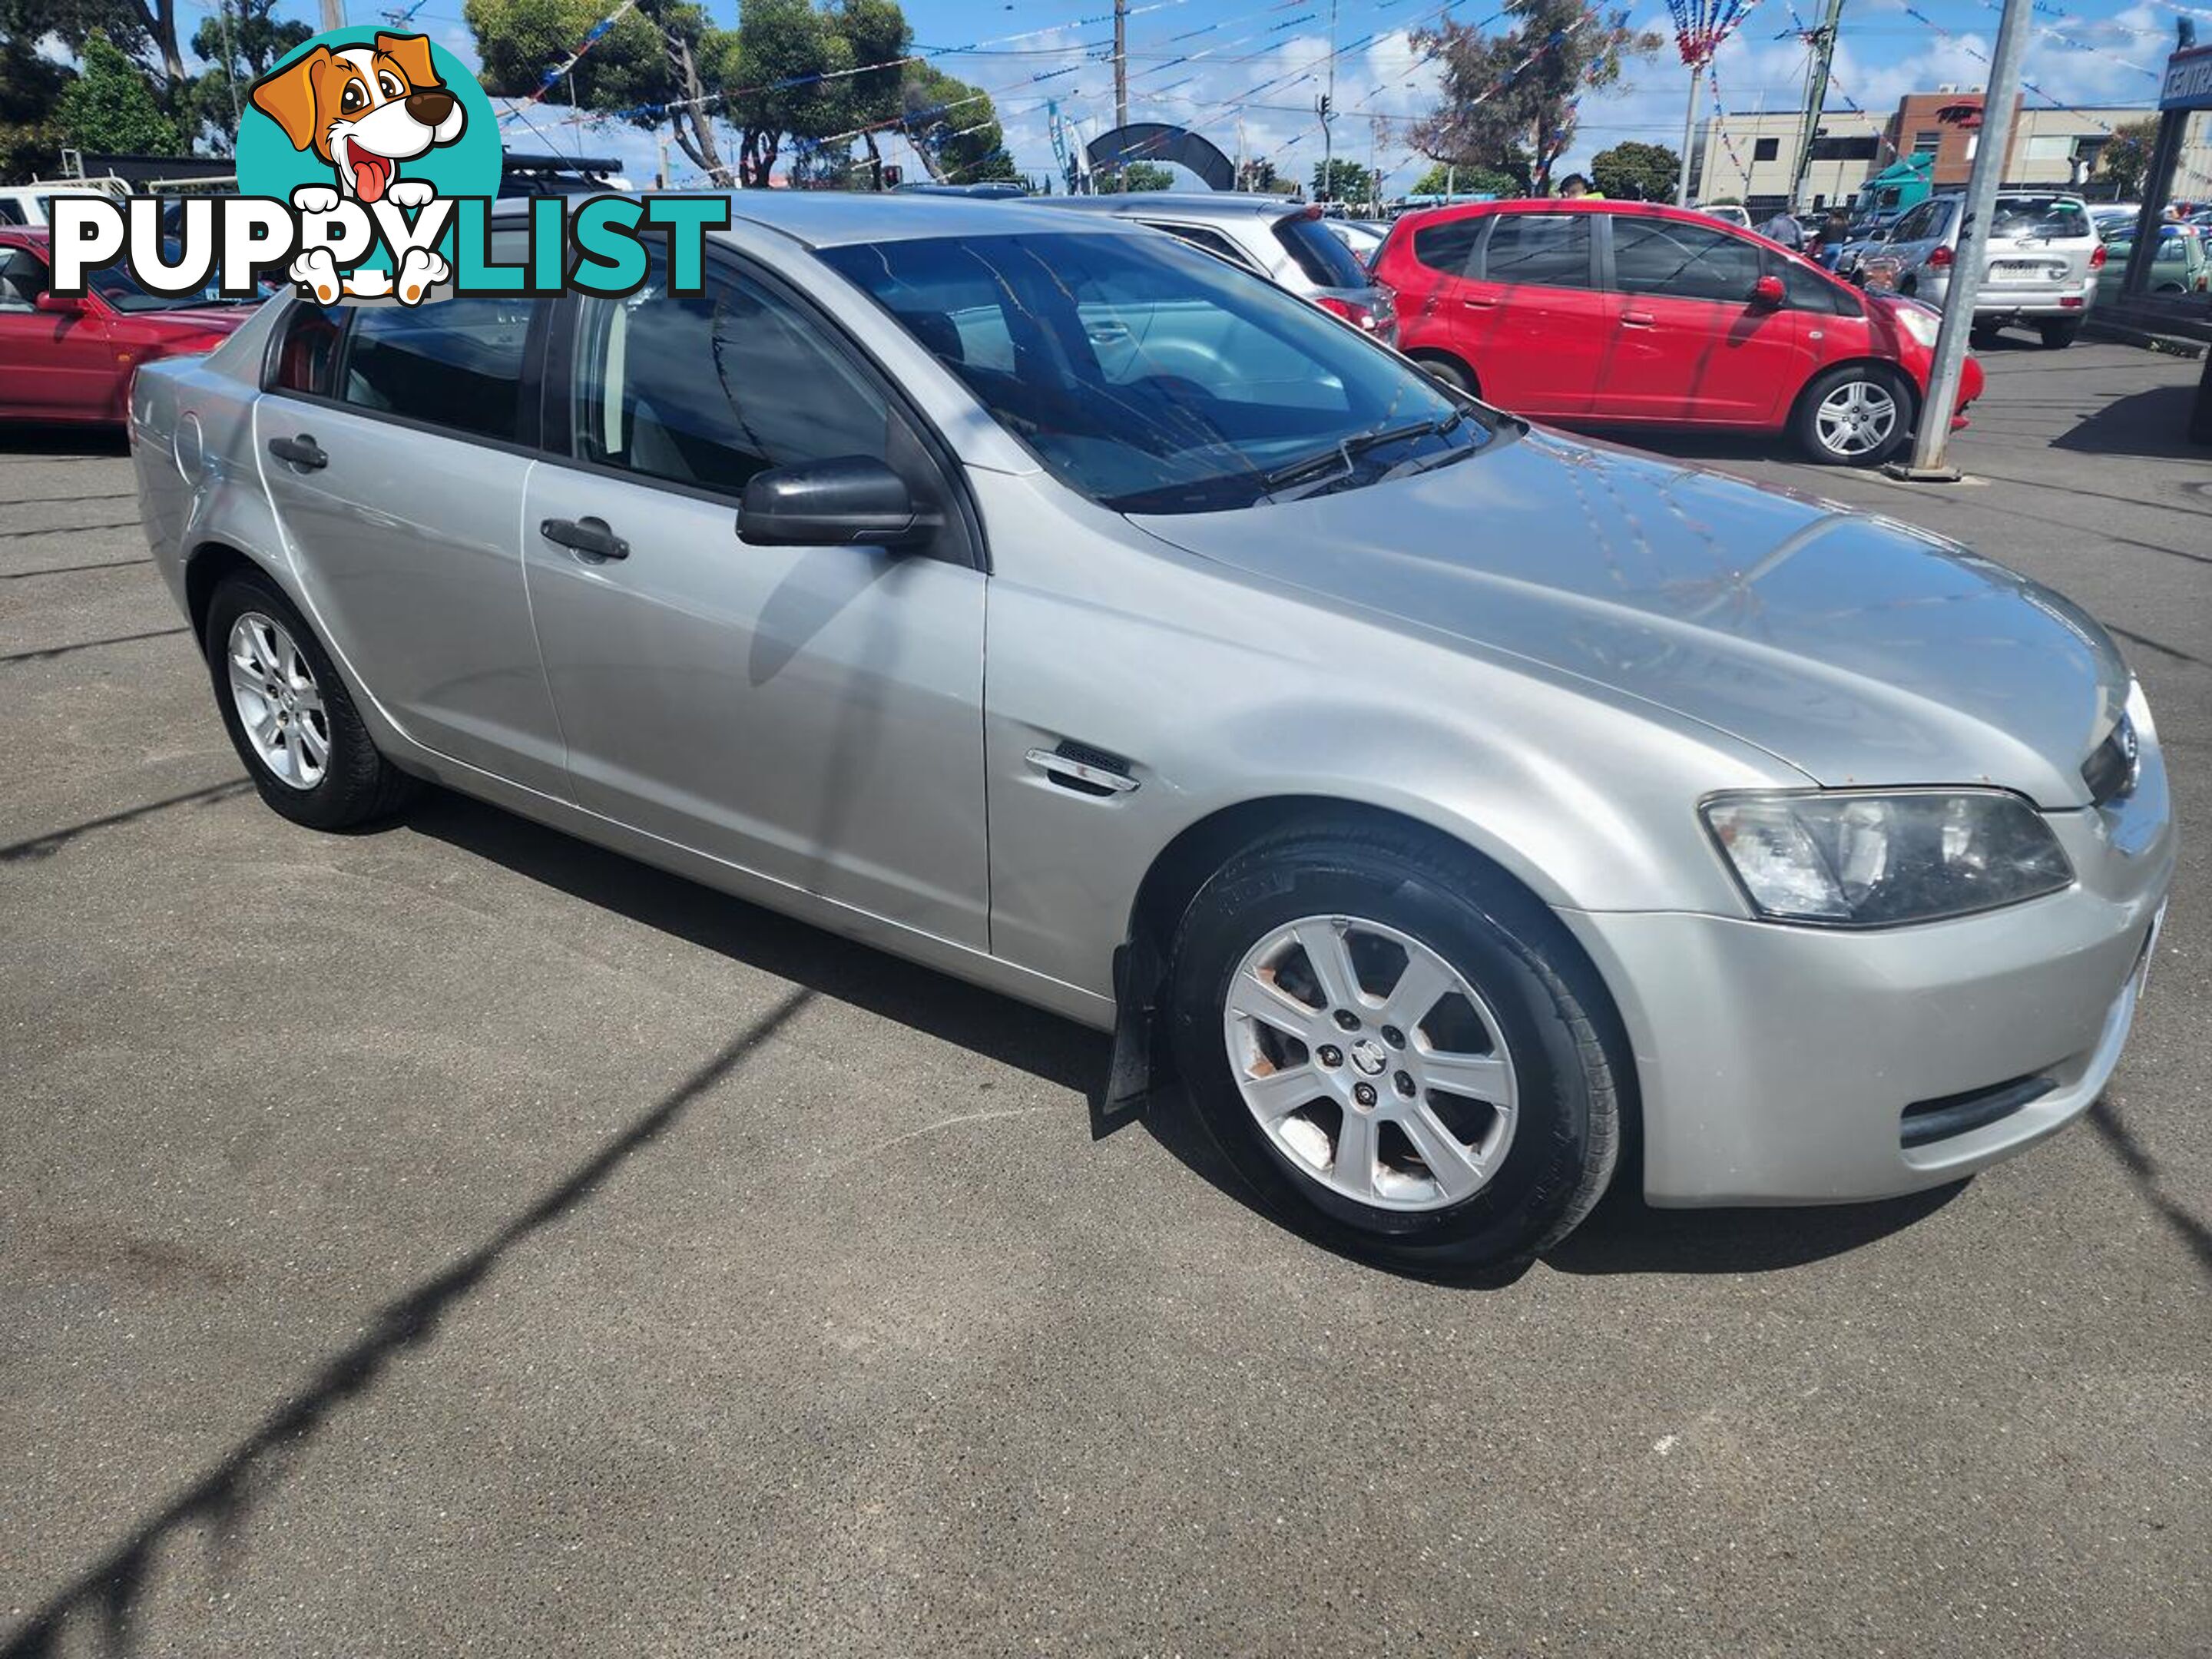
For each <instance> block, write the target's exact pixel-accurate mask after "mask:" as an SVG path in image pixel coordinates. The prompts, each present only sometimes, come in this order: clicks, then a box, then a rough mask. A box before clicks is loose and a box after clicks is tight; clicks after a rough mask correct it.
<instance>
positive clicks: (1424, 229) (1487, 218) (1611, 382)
mask: <svg viewBox="0 0 2212 1659" xmlns="http://www.w3.org/2000/svg"><path fill="white" fill-rule="evenodd" d="M1374 269H1375V275H1376V279H1377V280H1378V281H1380V282H1382V283H1384V284H1386V285H1387V286H1389V287H1390V288H1393V289H1396V290H1397V295H1398V345H1399V349H1401V350H1402V351H1404V352H1405V353H1406V354H1407V356H1410V357H1413V358H1414V359H1415V360H1416V361H1418V362H1420V363H1422V364H1423V365H1424V366H1425V367H1426V368H1428V370H1429V372H1430V373H1431V374H1434V375H1436V376H1437V378H1438V379H1439V380H1446V381H1449V382H1450V383H1451V384H1453V385H1455V386H1459V387H1461V388H1462V390H1465V391H1468V392H1475V393H1477V394H1479V395H1480V397H1481V398H1483V399H1484V401H1486V402H1487V403H1490V404H1495V405H1497V406H1498V407H1499V408H1501V409H1507V410H1512V411H1513V412H1514V413H1515V414H1517V415H1527V416H1532V417H1534V418H1535V419H1538V420H1543V421H1555V422H1559V423H1560V424H1562V425H1566V426H1647V427H1684V428H1709V429H1731V430H1742V431H1753V432H1788V433H1789V434H1790V435H1791V436H1793V437H1795V438H1796V440H1797V441H1798V442H1799V443H1800V444H1801V445H1802V447H1804V449H1805V451H1806V452H1807V453H1808V454H1809V455H1811V456H1812V458H1813V459H1814V460H1817V461H1827V462H1832V463H1835V464H1838V465H1855V466H1871V465H1874V464H1875V462H1877V461H1881V460H1884V459H1887V458H1888V457H1889V456H1890V455H1892V454H1893V453H1895V452H1896V451H1897V449H1898V448H1899V447H1900V446H1901V445H1902V444H1903V443H1904V442H1905V440H1906V439H1907V438H1908V437H1909V436H1910V435H1911V432H1912V427H1913V422H1914V421H1915V420H1916V419H1917V418H1918V415H1919V409H1920V404H1921V401H1922V400H1923V398H1925V396H1926V395H1927V390H1928V376H1929V368H1930V365H1931V360H1932V358H1933V356H1934V350H1933V348H1934V346H1935V343H1936V324H1937V322H1938V320H1939V318H1938V314H1937V313H1936V312H1935V311H1933V310H1932V309H1930V308H1929V307H1926V306H1923V305H1920V304H1919V303H1917V301H1911V300H1905V299H1900V298H1898V297H1896V296H1894V295H1874V294H1863V293H1861V292H1860V291H1859V290H1858V289H1856V288H1853V287H1852V286H1851V285H1850V283H1845V282H1844V281H1842V280H1840V279H1839V278H1838V277H1836V276H1831V275H1830V274H1829V273H1828V272H1826V271H1825V270H1821V269H1820V266H1818V265H1816V264H1814V263H1813V262H1812V261H1811V260H1809V259H1806V258H1802V257H1800V256H1799V255H1797V254H1795V253H1792V252H1789V251H1788V250H1787V249H1785V248H1783V247H1781V246H1778V245H1777V244H1775V243H1773V242H1770V241H1768V240H1766V239H1765V237H1762V236H1756V235H1753V234H1752V233H1750V232H1749V231H1745V230H1739V229H1737V228H1735V226H1733V225H1728V224H1723V223H1722V222H1719V221H1717V220H1715V219H1709V218H1707V217H1706V216H1705V215H1703V214H1700V213H1692V212H1689V211H1687V210H1684V209H1681V208H1671V207H1655V206H1652V205H1650V204H1646V203H1638V202H1614V201H1607V200H1603V199H1599V200H1577V201H1530V202H1482V203H1476V204H1471V205H1468V206H1463V207H1449V208H1437V209H1434V210H1430V211H1427V212H1421V213H1409V214H1407V216H1405V217H1404V218H1402V219H1401V220H1399V221H1398V222H1397V223H1396V224H1395V226H1393V227H1392V228H1391V231H1390V238H1389V240H1388V241H1387V242H1385V243H1384V244H1383V249H1382V252H1380V253H1378V254H1377V255H1376V259H1375V267H1374ZM1981 390H1982V371H1981V368H1980V367H1979V366H1978V364H1976V363H1975V362H1974V361H1973V360H1972V358H1971V357H1970V358H1968V359H1967V360H1966V375H1965V378H1964V379H1963V380H1961V381H1960V388H1959V391H1960V396H1959V402H1958V407H1957V409H1956V410H1954V411H1953V412H1952V425H1953V426H1954V427H1960V426H1964V425H1965V424H1966V416H1965V413H1964V411H1965V410H1966V405H1967V404H1970V403H1972V401H1973V400H1974V399H1975V398H1978V397H1979V396H1980V395H1981Z"/></svg>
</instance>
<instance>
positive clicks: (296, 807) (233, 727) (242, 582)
mask: <svg viewBox="0 0 2212 1659" xmlns="http://www.w3.org/2000/svg"><path fill="white" fill-rule="evenodd" d="M200 644H201V648H202V650H203V651H204V653H205V654H206V656H207V661H208V671H209V674H210V678H212V680H213V682H214V686H215V700H216V707H217V708H219V709H221V710H222V723H223V726H224V729H225V730H227V731H228V732H229V733H230V741H231V744H232V745H233V746H234V748H236V749H237V750H238V757H239V758H240V760H242V761H244V762H245V763H246V770H247V772H248V773H249V774H251V775H252V779H253V784H254V787H255V788H257V789H258V790H259V791H260V792H261V799H263V800H264V801H265V802H267V803H268V804H269V805H270V807H272V808H274V809H275V810H276V811H278V812H280V813H282V814H283V816H284V817H288V818H289V819H291V820H292V821H293V822H294V823H304V824H306V825H307V826H308V827H309V828H311V829H347V828H349V827H351V826H353V825H355V824H358V823H368V822H370V821H371V820H373V819H375V818H380V817H386V816H388V815H389V814H391V813H392V812H393V811H397V810H398V807H399V806H400V805H402V804H403V803H404V801H405V800H406V799H407V798H408V796H409V795H410V794H411V793H414V788H415V783H414V780H412V779H411V778H410V777H408V776H407V775H405V774H404V773H403V772H401V771H399V770H398V769H397V768H396V767H394V766H392V763H390V762H388V761H386V759H385V758H384V757H383V756H382V755H380V754H379V753H378V752H377V749H376V745H375V744H374V743H373V742H371V741H370V740H369V735H368V730H367V729H366V728H365V727H364V726H362V721H361V715H360V714H359V713H358V712H357V711H356V709H355V708H354V705H353V699H352V697H350V696H349V695H347V692H346V689H345V684H344V682H343V681H342V680H340V679H339V678H338V674H337V668H336V666H335V665H332V663H331V659H330V655H329V653H327V652H325V650H324V649H323V647H322V642H321V641H319V640H318V639H316V637H315V635H314V632H313V629H310V628H309V627H308V626H307V622H306V619H305V618H303V617H301V615H300V612H299V611H298V610H297V608H296V607H295V606H294V605H293V604H292V602H291V601H290V600H289V599H286V598H285V597H284V595H283V592H282V591H281V590H279V589H278V587H277V586H276V584H275V583H274V582H272V581H270V580H269V579H268V578H267V577H266V576H264V575H262V574H259V573H258V572H246V571H240V572H239V573H237V574H233V575H230V576H227V577H225V578H224V579H223V580H222V584H221V585H220V586H217V587H216V591H215V593H214V596H213V598H212V599H210V601H209V604H208V611H207V625H206V629H205V631H204V633H203V635H201V641H200Z"/></svg>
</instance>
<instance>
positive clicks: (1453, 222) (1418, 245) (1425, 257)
mask: <svg viewBox="0 0 2212 1659" xmlns="http://www.w3.org/2000/svg"><path fill="white" fill-rule="evenodd" d="M1481 240H1482V221H1481V220H1480V218H1478V217H1474V216H1468V217H1467V218H1465V219H1448V220H1446V221H1445V222H1443V224H1440V225H1423V226H1422V227H1421V228H1419V230H1417V231H1415V232H1414V233H1413V260H1414V263H1415V264H1424V265H1426V266H1427V267H1428V268H1429V269H1430V270H1437V271H1442V272H1443V274H1444V275H1445V276H1473V275H1474V249H1475V245H1476V244H1477V243H1478V242H1480V241H1481Z"/></svg>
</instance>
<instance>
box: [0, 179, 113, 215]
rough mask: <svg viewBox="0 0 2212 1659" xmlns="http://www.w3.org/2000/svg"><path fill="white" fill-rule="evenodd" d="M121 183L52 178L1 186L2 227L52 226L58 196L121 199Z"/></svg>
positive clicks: (105, 180)
mask: <svg viewBox="0 0 2212 1659" xmlns="http://www.w3.org/2000/svg"><path fill="white" fill-rule="evenodd" d="M124 194H126V192H125V191H124V189H123V188H122V185H121V183H120V181H119V180H114V179H47V180H46V181H45V182H44V183H32V184H27V185H0V225H33V226H46V225H52V223H53V222H54V216H53V213H52V210H51V208H50V206H49V204H51V203H52V201H53V199H54V197H57V196H121V195H124Z"/></svg>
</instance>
